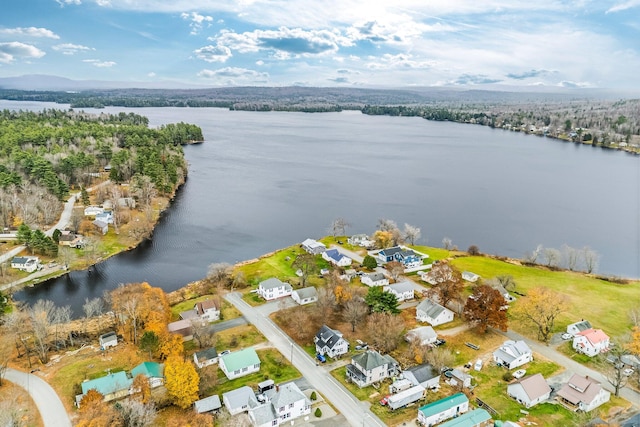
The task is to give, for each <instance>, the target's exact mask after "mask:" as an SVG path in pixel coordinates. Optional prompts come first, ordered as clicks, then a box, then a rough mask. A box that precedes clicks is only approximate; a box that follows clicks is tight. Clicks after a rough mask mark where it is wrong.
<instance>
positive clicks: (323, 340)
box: [316, 325, 342, 348]
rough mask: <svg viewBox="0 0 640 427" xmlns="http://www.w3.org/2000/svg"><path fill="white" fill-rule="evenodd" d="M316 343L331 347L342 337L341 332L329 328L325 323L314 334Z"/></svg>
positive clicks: (320, 345)
mask: <svg viewBox="0 0 640 427" xmlns="http://www.w3.org/2000/svg"><path fill="white" fill-rule="evenodd" d="M316 338H317V341H316V344H317V345H318V346H319V347H320V348H322V347H328V348H333V347H334V346H335V345H336V344H337V343H338V342H339V341H340V339H342V333H341V332H340V331H337V330H335V329H331V328H330V327H328V326H327V325H322V328H320V330H319V331H318V333H317V334H316Z"/></svg>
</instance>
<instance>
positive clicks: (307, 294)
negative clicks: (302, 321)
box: [291, 286, 318, 305]
mask: <svg viewBox="0 0 640 427" xmlns="http://www.w3.org/2000/svg"><path fill="white" fill-rule="evenodd" d="M291 298H293V300H294V301H295V302H297V303H298V304H300V305H305V304H311V303H312V302H316V301H318V292H317V291H316V288H314V287H313V286H309V287H306V288H302V289H296V290H294V291H293V292H291Z"/></svg>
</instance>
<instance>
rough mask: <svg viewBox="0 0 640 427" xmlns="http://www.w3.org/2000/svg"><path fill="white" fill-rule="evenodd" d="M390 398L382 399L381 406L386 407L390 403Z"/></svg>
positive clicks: (387, 396)
mask: <svg viewBox="0 0 640 427" xmlns="http://www.w3.org/2000/svg"><path fill="white" fill-rule="evenodd" d="M389 396H390V395H386V396H385V397H383V398H382V399H380V404H381V405H382V406H385V405H386V404H387V403H389Z"/></svg>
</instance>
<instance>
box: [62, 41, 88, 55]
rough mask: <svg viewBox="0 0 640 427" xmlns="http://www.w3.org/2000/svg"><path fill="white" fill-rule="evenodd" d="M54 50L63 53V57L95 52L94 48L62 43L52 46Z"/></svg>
mask: <svg viewBox="0 0 640 427" xmlns="http://www.w3.org/2000/svg"><path fill="white" fill-rule="evenodd" d="M52 49H53V50H55V51H57V52H61V53H62V54H63V55H75V54H76V53H78V52H86V51H90V50H95V49H94V48H92V47H87V46H83V45H81V44H73V43H62V44H57V45H55V46H52Z"/></svg>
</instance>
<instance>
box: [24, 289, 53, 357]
mask: <svg viewBox="0 0 640 427" xmlns="http://www.w3.org/2000/svg"><path fill="white" fill-rule="evenodd" d="M54 311H55V304H54V303H53V301H50V300H42V299H39V300H38V301H36V303H35V304H34V305H33V306H32V307H30V308H29V310H28V313H29V318H30V320H31V330H32V332H33V338H34V343H35V346H36V353H37V354H38V358H39V359H40V361H41V362H42V363H47V362H48V361H49V328H50V327H51V323H52V322H53V316H54Z"/></svg>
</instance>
